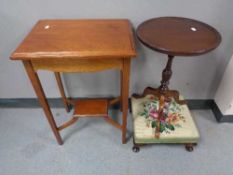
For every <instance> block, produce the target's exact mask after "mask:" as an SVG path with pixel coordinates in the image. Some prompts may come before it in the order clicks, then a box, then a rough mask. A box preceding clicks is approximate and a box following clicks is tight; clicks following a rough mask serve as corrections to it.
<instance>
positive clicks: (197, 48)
mask: <svg viewBox="0 0 233 175" xmlns="http://www.w3.org/2000/svg"><path fill="white" fill-rule="evenodd" d="M137 36H138V39H139V40H140V41H141V42H142V43H143V44H144V45H146V46H147V47H149V48H151V49H153V50H156V51H158V52H161V53H165V54H167V55H172V56H178V55H179V56H194V55H201V54H204V53H207V52H209V51H211V50H213V49H215V48H216V47H217V46H218V45H219V44H220V42H221V36H220V34H219V33H218V31H217V30H215V29H214V28H213V27H211V26H209V25H208V24H205V23H203V22H200V21H196V20H193V19H188V18H181V17H160V18H154V19H150V20H147V21H145V22H143V23H142V24H141V25H139V27H138V28H137Z"/></svg>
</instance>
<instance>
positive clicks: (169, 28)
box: [134, 17, 221, 104]
mask: <svg viewBox="0 0 233 175" xmlns="http://www.w3.org/2000/svg"><path fill="white" fill-rule="evenodd" d="M136 33H137V37H138V39H139V40H140V41H141V42H142V43H143V44H144V45H145V46H147V47H149V48H151V49H153V50H155V51H158V52H161V53H165V54H167V55H168V61H167V64H166V67H165V68H164V70H163V72H162V80H161V85H160V86H159V88H157V89H155V88H152V87H147V88H146V89H145V90H144V92H143V96H145V95H147V94H154V95H156V96H158V97H161V95H165V96H166V97H173V98H174V99H175V100H176V101H177V102H178V103H179V104H184V103H185V101H184V100H179V92H178V91H176V90H169V88H168V85H169V81H170V79H171V77H172V62H173V59H174V57H175V56H195V55H201V54H205V53H207V52H210V51H211V50H213V49H215V48H216V47H217V46H218V45H219V44H220V42H221V36H220V34H219V33H218V32H217V30H215V29H214V28H213V27H211V26H209V25H208V24H205V23H203V22H200V21H196V20H193V19H188V18H180V17H160V18H154V19H150V20H147V21H145V22H143V23H142V24H140V25H139V27H138V28H137V32H136ZM134 96H135V97H140V95H134Z"/></svg>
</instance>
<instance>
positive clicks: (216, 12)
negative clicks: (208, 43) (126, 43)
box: [0, 0, 233, 99]
mask: <svg viewBox="0 0 233 175" xmlns="http://www.w3.org/2000/svg"><path fill="white" fill-rule="evenodd" d="M159 16H182V17H189V18H194V19H197V20H201V21H203V22H206V23H208V24H210V25H212V26H213V27H215V28H216V29H217V30H218V31H219V32H220V33H221V35H222V38H223V41H222V43H221V45H220V47H219V48H218V49H216V50H215V51H213V52H211V53H209V54H206V55H203V56H199V57H177V58H176V59H175V61H174V67H173V72H174V73H173V77H172V81H171V84H170V87H171V88H172V89H178V90H179V91H180V92H182V94H183V95H184V96H185V97H186V98H189V99H209V98H213V97H214V94H215V91H216V89H217V86H218V84H219V82H220V79H221V77H222V74H223V72H224V69H225V67H226V65H227V63H228V61H229V59H230V56H231V55H232V53H233V49H232V46H233V20H232V17H233V1H232V0H66V1H64V0H39V1H35V0H14V1H13V0H0V98H28V97H35V94H34V92H33V89H32V87H31V85H30V82H29V80H28V78H27V76H26V74H25V71H24V68H23V65H22V63H21V62H19V61H10V60H9V56H10V54H11V52H12V51H13V50H14V49H15V48H16V47H17V45H18V44H19V43H20V42H21V41H22V39H23V38H24V37H25V36H26V34H27V33H28V32H29V31H30V29H31V28H32V26H33V25H34V24H35V22H36V21H37V20H39V19H48V18H49V19H57V18H76V19H79V18H128V19H130V20H131V21H132V24H133V26H134V28H136V27H137V26H138V25H139V24H140V23H141V22H143V21H144V20H146V19H149V18H153V17H159ZM137 44H138V46H137V47H138V58H137V59H134V60H133V63H132V71H131V88H130V93H133V92H142V90H143V89H144V87H146V86H148V85H150V86H158V84H159V82H160V79H161V71H162V69H163V68H164V66H165V63H166V56H165V55H163V54H159V53H156V52H154V51H151V50H149V49H147V48H145V47H144V46H142V45H141V44H139V43H138V42H137ZM63 78H64V82H65V83H66V86H67V90H68V93H69V95H71V96H73V97H77V96H81V97H87V96H88V97H93V96H116V95H117V94H118V93H119V73H118V72H117V71H107V72H100V73H97V74H65V75H64V76H63ZM40 79H41V81H42V83H43V86H44V88H45V91H46V95H47V96H48V97H58V96H59V93H58V90H57V87H56V83H55V78H54V77H53V74H52V73H50V72H41V73H40Z"/></svg>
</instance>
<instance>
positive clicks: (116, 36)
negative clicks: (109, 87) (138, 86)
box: [11, 19, 136, 144]
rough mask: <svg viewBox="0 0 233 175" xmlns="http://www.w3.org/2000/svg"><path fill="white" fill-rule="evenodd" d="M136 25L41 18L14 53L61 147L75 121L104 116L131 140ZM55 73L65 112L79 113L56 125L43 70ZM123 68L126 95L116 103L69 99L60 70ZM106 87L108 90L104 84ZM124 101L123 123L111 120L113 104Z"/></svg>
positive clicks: (122, 87) (106, 21) (123, 140)
mask: <svg viewBox="0 0 233 175" xmlns="http://www.w3.org/2000/svg"><path fill="white" fill-rule="evenodd" d="M135 55H136V51H135V47H134V41H133V35H132V29H131V25H130V23H129V21H128V20H124V19H122V20H121V19H119V20H117V19H116V20H99V19H95V20H91V19H88V20H40V21H39V22H38V23H37V24H36V25H35V26H34V28H33V29H32V31H31V32H30V33H29V34H28V36H27V37H26V38H25V39H24V41H23V42H22V43H21V44H20V45H19V47H18V48H17V49H16V50H15V51H14V52H13V54H12V55H11V59H12V60H21V61H22V62H23V64H24V67H25V69H26V72H27V74H28V77H29V79H30V80H31V83H32V86H33V88H34V90H35V92H36V95H37V97H38V99H39V102H40V104H41V106H42V108H43V110H44V113H45V115H46V117H47V119H48V122H49V124H50V126H51V128H52V131H53V133H54V135H55V137H56V139H57V142H58V144H62V143H63V141H62V138H61V136H60V131H61V130H62V129H64V128H66V127H68V126H70V125H71V124H73V123H75V122H76V121H77V120H78V118H79V117H86V116H90V117H103V118H104V119H105V120H106V121H107V122H108V123H110V124H111V125H113V126H115V127H117V128H118V129H120V130H121V131H122V143H125V142H126V127H127V111H128V90H129V73H130V62H131V58H132V57H135ZM41 69H42V70H50V71H53V72H54V73H55V77H56V81H57V83H58V87H59V90H60V93H61V96H62V98H63V102H64V104H65V107H66V110H67V111H69V105H74V106H75V110H74V115H73V117H72V118H71V119H70V120H69V121H68V122H66V123H64V124H62V125H61V126H57V125H56V122H55V120H54V117H53V114H52V112H51V110H50V107H49V105H48V101H47V99H46V97H45V93H44V91H43V88H42V85H41V82H40V80H39V78H38V75H37V71H38V70H41ZM107 69H118V70H120V72H121V94H120V96H119V97H118V98H116V99H113V100H111V101H109V100H107V99H91V100H78V101H74V100H72V99H68V98H66V96H65V92H64V88H63V85H62V81H61V77H60V72H97V71H102V70H107ZM103 86H105V85H104V84H103ZM118 102H120V103H121V111H122V113H123V116H122V118H123V119H122V124H119V123H117V122H115V121H114V120H112V119H111V117H109V116H108V106H109V105H112V104H115V103H118Z"/></svg>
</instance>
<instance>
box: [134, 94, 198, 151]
mask: <svg viewBox="0 0 233 175" xmlns="http://www.w3.org/2000/svg"><path fill="white" fill-rule="evenodd" d="M181 99H182V97H181ZM131 105H132V106H131V107H132V115H133V127H134V147H133V151H134V152H138V151H139V146H140V145H144V144H151V143H180V144H185V147H186V150H188V151H192V150H193V145H195V144H196V143H197V142H198V140H199V132H198V130H197V127H196V125H195V122H194V120H193V118H192V116H191V113H190V111H189V109H188V107H187V105H186V104H184V105H180V104H178V103H176V101H175V100H174V99H173V98H172V99H171V100H170V101H169V102H167V103H165V108H164V109H163V114H164V115H163V117H162V118H159V120H158V115H159V112H158V110H159V105H160V102H159V99H158V98H157V97H155V96H153V95H147V96H145V97H143V98H134V97H132V98H131ZM158 122H159V125H158ZM156 127H158V128H159V131H158V130H156ZM156 131H157V132H159V135H158V133H157V134H156Z"/></svg>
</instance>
